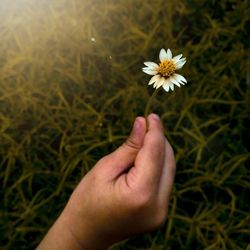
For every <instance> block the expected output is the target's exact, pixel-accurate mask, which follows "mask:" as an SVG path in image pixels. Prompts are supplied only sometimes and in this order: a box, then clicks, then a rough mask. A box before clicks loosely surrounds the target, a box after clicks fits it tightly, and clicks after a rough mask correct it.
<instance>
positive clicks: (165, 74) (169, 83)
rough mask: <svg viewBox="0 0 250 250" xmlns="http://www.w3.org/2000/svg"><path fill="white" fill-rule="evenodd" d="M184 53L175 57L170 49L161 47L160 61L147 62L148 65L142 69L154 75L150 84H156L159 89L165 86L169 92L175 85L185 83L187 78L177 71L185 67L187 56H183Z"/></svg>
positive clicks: (155, 86)
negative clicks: (157, 62)
mask: <svg viewBox="0 0 250 250" xmlns="http://www.w3.org/2000/svg"><path fill="white" fill-rule="evenodd" d="M181 57H182V54H180V55H178V56H175V57H173V56H172V52H171V50H170V49H168V50H167V52H166V50H165V49H161V51H160V54H159V59H160V63H159V64H156V63H154V62H145V63H144V64H145V65H146V66H147V67H144V68H142V71H143V72H145V73H146V74H148V75H152V76H153V77H152V78H151V79H150V81H149V83H148V84H149V85H151V84H154V85H153V87H154V88H156V89H158V88H159V87H161V86H162V87H163V88H164V89H165V90H166V91H167V92H168V91H169V90H170V89H171V90H174V85H176V86H178V87H180V86H181V84H182V85H185V83H187V80H186V79H185V78H184V77H183V76H182V75H179V74H177V73H175V71H176V70H178V69H180V68H182V67H183V65H184V64H185V63H186V58H185V57H184V58H181Z"/></svg>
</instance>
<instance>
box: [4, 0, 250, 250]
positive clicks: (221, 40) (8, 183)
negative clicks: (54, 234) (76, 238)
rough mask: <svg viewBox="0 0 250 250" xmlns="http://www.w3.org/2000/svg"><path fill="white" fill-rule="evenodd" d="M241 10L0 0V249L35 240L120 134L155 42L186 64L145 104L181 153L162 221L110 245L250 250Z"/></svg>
mask: <svg viewBox="0 0 250 250" xmlns="http://www.w3.org/2000/svg"><path fill="white" fill-rule="evenodd" d="M249 16H250V7H249V1H247V0H245V1H243V0H242V1H236V0H235V1H233V0H220V1H213V0H208V1H199V0H182V1H181V0H171V1H165V0H155V1H149V0H116V1H114V0H113V1H112V0H104V1H99V0H71V1H68V0H59V1H49V0H42V1H35V0H33V1H32V0H12V1H7V0H0V202H1V203H0V249H34V247H35V246H36V245H37V244H38V242H39V241H40V240H41V238H42V237H43V235H44V234H45V233H46V231H47V230H48V228H49V227H50V225H51V223H53V221H54V220H55V219H56V217H57V215H58V214H59V213H60V211H61V210H62V208H63V207H64V205H65V203H66V201H67V199H68V197H69V195H70V193H71V192H72V190H73V188H74V187H75V186H76V184H77V183H78V181H79V180H80V179H81V177H82V176H83V175H84V174H85V173H86V172H87V171H88V170H89V169H91V167H92V166H93V165H94V164H95V162H96V161H97V160H98V159H99V158H100V157H102V156H103V155H105V154H107V153H109V152H111V151H112V150H113V149H114V148H116V147H117V146H118V145H120V144H121V143H122V142H123V140H124V139H125V138H126V137H127V135H128V133H129V130H130V127H131V124H132V122H133V120H134V118H135V117H136V116H137V115H142V114H143V112H144V108H145V105H146V103H147V100H148V97H149V95H150V94H151V93H152V89H151V88H150V87H148V86H147V82H148V80H149V76H146V75H145V74H144V73H143V72H142V71H141V68H142V67H143V62H144V61H148V60H154V61H157V60H158V53H159V50H160V49H161V48H162V47H164V48H168V47H169V48H171V49H172V50H173V52H174V54H177V53H183V54H184V56H185V57H187V60H188V62H187V64H186V65H185V67H184V68H183V70H182V71H181V74H183V75H184V76H185V77H186V78H187V79H188V84H187V86H185V87H183V88H178V89H176V91H174V92H171V93H166V92H164V91H161V92H160V93H159V95H158V97H157V98H156V99H154V102H153V106H152V111H154V112H156V113H158V114H159V115H160V116H161V118H162V120H163V122H164V125H165V130H166V135H167V136H168V138H169V140H170V141H171V143H172V145H173V147H174V149H175V152H176V158H177V167H178V169H177V176H176V181H175V187H174V191H173V195H172V199H171V205H170V208H169V217H168V221H167V222H166V224H165V225H164V226H163V227H162V228H161V229H160V230H158V231H156V232H154V233H150V234H144V235H141V236H138V237H136V238H134V239H131V240H128V241H127V242H124V243H122V244H120V245H118V246H116V247H114V249H120V250H122V249H124V250H125V249H129V250H130V249H131V250H135V249H154V250H160V249H207V250H208V249H209V250H212V249H232V250H238V249H250V245H249V238H250V214H249V211H250V205H249V196H247V193H248V194H249V192H250V182H249V180H250V170H249V168H248V167H247V164H248V166H249V152H248V149H247V142H248V141H249V131H248V126H249V111H250V110H249V97H250V92H249V88H250V60H249V53H250V50H249V48H250V46H249V45H250V40H249V30H248V31H247V28H248V29H249V27H250V23H249V21H248V18H249ZM247 32H248V33H247ZM93 38H94V39H93Z"/></svg>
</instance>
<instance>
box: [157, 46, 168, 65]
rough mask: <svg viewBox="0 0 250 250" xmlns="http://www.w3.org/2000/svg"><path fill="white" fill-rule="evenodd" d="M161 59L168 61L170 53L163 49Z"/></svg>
mask: <svg viewBox="0 0 250 250" xmlns="http://www.w3.org/2000/svg"><path fill="white" fill-rule="evenodd" d="M159 59H160V61H161V62H163V61H166V60H167V59H168V55H167V52H166V50H165V49H161V51H160V54H159Z"/></svg>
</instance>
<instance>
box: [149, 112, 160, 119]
mask: <svg viewBox="0 0 250 250" xmlns="http://www.w3.org/2000/svg"><path fill="white" fill-rule="evenodd" d="M150 116H151V117H152V118H153V119H154V120H156V121H159V120H160V117H159V116H158V115H157V114H155V113H152V114H150Z"/></svg>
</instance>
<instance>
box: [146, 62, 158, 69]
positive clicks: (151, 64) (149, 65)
mask: <svg viewBox="0 0 250 250" xmlns="http://www.w3.org/2000/svg"><path fill="white" fill-rule="evenodd" d="M144 64H145V65H146V66H148V67H150V68H154V69H158V68H159V65H158V64H156V63H154V62H145V63H144Z"/></svg>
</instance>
